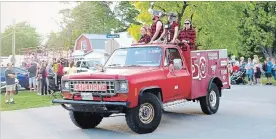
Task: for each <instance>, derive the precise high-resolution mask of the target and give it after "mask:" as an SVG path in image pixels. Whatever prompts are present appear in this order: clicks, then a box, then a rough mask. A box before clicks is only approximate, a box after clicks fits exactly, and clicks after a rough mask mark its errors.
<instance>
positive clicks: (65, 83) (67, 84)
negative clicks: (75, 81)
mask: <svg viewBox="0 0 276 139" xmlns="http://www.w3.org/2000/svg"><path fill="white" fill-rule="evenodd" d="M69 89H70V85H69V82H68V81H63V85H62V90H69Z"/></svg>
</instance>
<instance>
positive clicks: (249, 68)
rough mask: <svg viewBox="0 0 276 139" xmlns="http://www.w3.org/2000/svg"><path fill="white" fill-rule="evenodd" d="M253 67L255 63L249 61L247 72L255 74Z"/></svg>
mask: <svg viewBox="0 0 276 139" xmlns="http://www.w3.org/2000/svg"><path fill="white" fill-rule="evenodd" d="M253 67H254V65H253V63H247V65H246V74H253V73H254V69H253Z"/></svg>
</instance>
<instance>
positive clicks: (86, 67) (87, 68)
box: [64, 60, 102, 73]
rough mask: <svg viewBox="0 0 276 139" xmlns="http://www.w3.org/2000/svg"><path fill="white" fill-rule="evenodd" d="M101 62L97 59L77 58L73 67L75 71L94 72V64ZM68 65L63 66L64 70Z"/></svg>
mask: <svg viewBox="0 0 276 139" xmlns="http://www.w3.org/2000/svg"><path fill="white" fill-rule="evenodd" d="M101 64H102V63H101V62H100V61H99V60H79V61H77V62H76V64H75V67H76V69H77V73H81V72H95V71H96V65H101ZM68 68H69V67H65V68H64V72H66V71H67V70H68Z"/></svg>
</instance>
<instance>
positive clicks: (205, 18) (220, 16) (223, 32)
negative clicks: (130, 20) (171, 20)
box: [128, 1, 246, 54]
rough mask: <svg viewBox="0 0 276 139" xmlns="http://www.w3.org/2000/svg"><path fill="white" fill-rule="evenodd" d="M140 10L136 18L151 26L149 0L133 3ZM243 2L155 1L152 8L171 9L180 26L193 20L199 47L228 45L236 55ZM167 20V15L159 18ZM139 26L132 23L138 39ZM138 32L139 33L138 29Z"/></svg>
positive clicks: (209, 47) (130, 30) (131, 28)
mask: <svg viewBox="0 0 276 139" xmlns="http://www.w3.org/2000/svg"><path fill="white" fill-rule="evenodd" d="M134 5H135V7H136V8H137V9H138V10H139V11H140V14H139V15H138V16H137V17H136V19H137V20H138V21H140V22H141V23H143V24H147V25H151V24H152V20H151V15H150V14H149V13H148V9H149V5H150V3H149V2H134ZM244 5H246V3H245V2H183V1H177V2H155V7H154V9H155V10H161V11H164V12H174V13H176V14H177V15H178V22H179V24H180V28H183V21H184V20H185V19H192V23H193V26H194V27H195V29H196V31H197V40H196V44H197V45H199V46H200V47H199V48H200V49H215V48H227V49H228V50H229V52H230V53H233V54H237V53H238V51H239V48H240V47H241V35H240V34H239V30H238V26H239V25H240V19H241V17H242V14H241V12H242V11H243V9H244ZM162 21H163V23H167V18H166V17H164V18H162ZM139 27H141V26H137V25H132V26H131V27H130V28H129V30H128V31H129V32H130V34H131V35H132V36H133V37H134V38H135V39H139V35H137V34H139V33H140V32H139V31H138V28H139ZM137 31H138V32H137Z"/></svg>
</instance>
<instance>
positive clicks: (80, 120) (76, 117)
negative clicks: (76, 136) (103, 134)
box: [69, 111, 103, 129]
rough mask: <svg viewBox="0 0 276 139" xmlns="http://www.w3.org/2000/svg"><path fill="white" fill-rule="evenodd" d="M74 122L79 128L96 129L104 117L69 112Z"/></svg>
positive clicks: (87, 113) (88, 113)
mask: <svg viewBox="0 0 276 139" xmlns="http://www.w3.org/2000/svg"><path fill="white" fill-rule="evenodd" d="M69 115H70V118H71V120H72V122H73V123H74V124H75V125H76V126H77V127H79V128H82V129H88V128H94V127H96V126H97V125H98V124H100V122H101V121H102V119H103V117H102V116H101V115H99V114H95V113H90V112H76V111H70V112H69Z"/></svg>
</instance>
